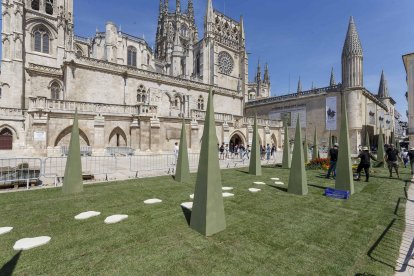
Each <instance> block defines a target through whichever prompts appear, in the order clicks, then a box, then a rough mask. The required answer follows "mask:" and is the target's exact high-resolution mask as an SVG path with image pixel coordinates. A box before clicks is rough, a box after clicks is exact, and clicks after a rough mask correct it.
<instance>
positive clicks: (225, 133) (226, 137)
mask: <svg viewBox="0 0 414 276" xmlns="http://www.w3.org/2000/svg"><path fill="white" fill-rule="evenodd" d="M223 143H224V144H228V145H229V144H230V128H229V125H228V124H227V122H224V124H223Z"/></svg>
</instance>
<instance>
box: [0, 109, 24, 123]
mask: <svg viewBox="0 0 414 276" xmlns="http://www.w3.org/2000/svg"><path fill="white" fill-rule="evenodd" d="M0 119H3V120H23V119H24V115H23V110H21V109H18V108H7V107H0Z"/></svg>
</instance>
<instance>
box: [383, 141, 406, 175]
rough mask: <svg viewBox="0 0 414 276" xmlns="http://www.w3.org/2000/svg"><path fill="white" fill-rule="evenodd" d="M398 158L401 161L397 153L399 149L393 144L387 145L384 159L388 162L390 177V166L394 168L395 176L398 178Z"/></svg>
mask: <svg viewBox="0 0 414 276" xmlns="http://www.w3.org/2000/svg"><path fill="white" fill-rule="evenodd" d="M398 159H400V161H402V160H401V157H400V155H399V151H398V150H397V149H396V148H395V147H394V145H393V144H391V145H390V146H389V147H388V149H387V151H386V155H385V160H386V161H387V164H388V170H389V171H390V177H392V168H394V169H395V173H396V174H397V177H398V178H400V174H399V173H398Z"/></svg>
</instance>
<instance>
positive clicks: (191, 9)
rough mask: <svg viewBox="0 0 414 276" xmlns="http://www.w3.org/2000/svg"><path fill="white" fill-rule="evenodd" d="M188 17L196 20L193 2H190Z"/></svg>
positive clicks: (189, 0) (190, 0)
mask: <svg viewBox="0 0 414 276" xmlns="http://www.w3.org/2000/svg"><path fill="white" fill-rule="evenodd" d="M187 10H188V15H189V16H190V18H194V2H193V0H188V8H187Z"/></svg>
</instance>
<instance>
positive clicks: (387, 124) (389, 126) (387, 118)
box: [385, 114, 393, 130]
mask: <svg viewBox="0 0 414 276" xmlns="http://www.w3.org/2000/svg"><path fill="white" fill-rule="evenodd" d="M385 128H386V129H390V130H392V129H393V127H392V124H391V115H389V114H387V115H385Z"/></svg>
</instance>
